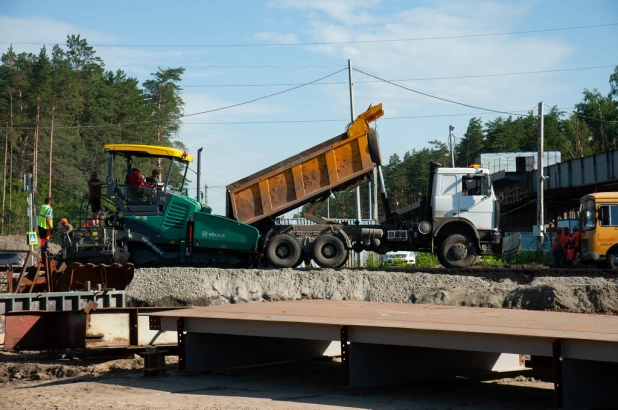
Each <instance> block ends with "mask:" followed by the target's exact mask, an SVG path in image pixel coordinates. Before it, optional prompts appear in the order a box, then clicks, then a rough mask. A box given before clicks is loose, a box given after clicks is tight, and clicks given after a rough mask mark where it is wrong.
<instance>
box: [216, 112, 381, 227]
mask: <svg viewBox="0 0 618 410" xmlns="http://www.w3.org/2000/svg"><path fill="white" fill-rule="evenodd" d="M382 115H384V111H383V110H382V104H378V105H376V106H375V107H371V108H369V109H368V110H367V111H365V112H364V113H362V114H361V115H359V116H358V118H357V119H356V120H355V121H354V122H353V123H352V124H351V125H350V127H349V128H348V130H347V132H345V133H343V134H341V135H338V136H336V137H334V138H331V139H329V140H327V141H324V142H322V143H321V144H318V145H316V146H314V147H312V148H309V149H307V150H305V151H303V152H301V153H299V154H296V155H294V156H292V157H290V158H288V159H286V160H283V161H281V162H278V163H276V164H274V165H271V166H270V167H268V168H265V169H263V170H261V171H259V172H256V173H255V174H253V175H250V176H248V177H246V178H243V179H240V180H238V181H236V182H234V183H231V184H229V185H228V186H227V191H228V199H227V204H226V216H227V217H228V218H233V219H236V220H237V221H240V222H243V223H247V224H255V223H257V222H259V221H261V220H263V219H265V218H272V217H276V216H279V215H282V214H284V213H285V212H288V211H291V210H293V209H295V208H298V207H299V206H302V205H304V204H306V203H309V202H313V201H315V200H318V199H320V198H321V197H323V196H325V195H329V194H330V192H331V191H338V190H342V189H345V188H350V187H353V186H357V185H359V184H361V183H363V182H365V181H367V180H368V179H369V174H371V173H372V172H373V169H374V168H375V166H376V165H380V163H381V159H380V148H379V142H378V133H377V132H376V131H375V130H374V129H372V128H370V127H369V123H371V122H372V121H375V120H376V119H378V118H380V117H381V116H382Z"/></svg>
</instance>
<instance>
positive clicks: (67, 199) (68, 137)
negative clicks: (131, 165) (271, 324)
mask: <svg viewBox="0 0 618 410" xmlns="http://www.w3.org/2000/svg"><path fill="white" fill-rule="evenodd" d="M183 73H184V68H180V67H179V68H159V69H158V71H157V72H155V73H151V75H150V78H149V79H147V80H146V81H144V82H143V83H142V84H140V83H139V81H138V80H137V79H136V78H133V77H131V76H129V75H127V73H125V72H124V71H123V70H116V71H111V70H107V69H106V68H105V64H104V62H103V60H102V59H101V58H100V57H98V56H97V55H96V51H95V50H94V49H93V47H91V46H89V45H88V42H87V40H86V39H84V38H81V37H80V36H79V35H68V36H67V41H66V47H64V48H63V47H60V46H59V45H55V46H54V47H53V48H52V50H51V53H49V52H48V50H47V49H46V48H45V47H43V48H41V50H40V52H39V53H38V54H33V53H16V52H15V51H14V50H13V47H12V46H11V47H9V48H8V50H7V51H6V52H5V53H4V54H3V55H2V57H1V59H0V130H2V131H4V132H2V133H1V134H4V135H1V134H0V141H1V143H0V161H2V164H3V165H2V169H3V172H2V181H1V184H2V187H1V189H2V200H1V201H2V203H1V204H0V207H1V208H0V211H1V215H0V234H11V233H23V232H24V230H25V228H26V227H27V220H26V211H27V209H26V205H25V204H26V201H25V197H26V193H25V192H24V191H23V184H22V182H21V181H22V178H23V175H24V173H32V175H33V181H34V187H35V191H36V194H37V196H38V198H37V199H36V200H35V203H36V204H40V203H42V201H43V200H44V197H46V196H52V197H53V198H54V211H55V215H56V216H60V215H61V216H62V217H67V218H69V220H72V219H71V218H77V217H78V214H79V208H80V207H83V203H84V200H83V194H84V191H85V190H86V181H87V179H88V175H89V173H90V171H93V170H94V171H98V172H99V174H100V175H106V173H107V172H106V171H107V170H106V156H105V153H104V151H103V145H104V144H110V143H133V144H151V145H167V146H170V145H171V146H175V147H177V148H179V149H184V147H183V144H182V143H181V142H180V141H178V140H177V139H176V134H177V132H178V131H179V129H180V125H181V122H180V116H181V115H182V107H183V105H184V103H183V100H182V97H181V95H180V87H179V85H178V84H179V82H180V80H181V76H182V74H183ZM119 124H127V125H119ZM157 165H160V164H157V163H153V164H152V166H153V167H156V166H157ZM56 219H58V217H56Z"/></svg>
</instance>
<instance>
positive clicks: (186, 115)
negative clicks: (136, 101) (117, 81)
mask: <svg viewBox="0 0 618 410" xmlns="http://www.w3.org/2000/svg"><path fill="white" fill-rule="evenodd" d="M346 70H347V67H346V68H342V69H341V70H339V71H335V72H334V73H331V74H328V75H326V76H324V77H321V78H318V79H317V80H313V81H310V82H308V83H304V84H301V85H298V86H296V87H292V88H288V89H286V90H281V91H278V92H276V93H272V94H268V95H263V96H261V97H258V98H254V99H252V100H248V101H243V102H240V103H236V104H230V105H226V106H223V107H219V108H213V109H211V110H205V111H200V112H194V113H191V114H183V115H181V116H179V118H187V117H193V116H196V115H201V114H207V113H211V112H216V111H222V110H227V109H229V108H234V107H239V106H241V105H247V104H251V103H253V102H256V101H260V100H264V99H266V98H271V97H274V96H276V95H280V94H284V93H287V92H290V91H293V90H297V89H299V88H301V87H304V86H307V85H310V84H313V83H315V82H317V81H321V80H324V79H326V78H329V77H332V76H334V75H335V74H338V73H340V72H342V71H346ZM153 122H158V120H147V121H135V122H125V123H119V124H91V125H82V126H80V127H79V128H84V129H85V128H106V127H121V126H126V125H138V124H148V123H153ZM0 128H3V129H6V128H10V129H35V128H36V127H6V126H5V127H0ZM71 128H77V127H75V126H65V127H54V129H71ZM39 129H51V127H39Z"/></svg>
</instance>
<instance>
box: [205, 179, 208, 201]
mask: <svg viewBox="0 0 618 410" xmlns="http://www.w3.org/2000/svg"><path fill="white" fill-rule="evenodd" d="M204 203H205V204H206V205H208V184H204Z"/></svg>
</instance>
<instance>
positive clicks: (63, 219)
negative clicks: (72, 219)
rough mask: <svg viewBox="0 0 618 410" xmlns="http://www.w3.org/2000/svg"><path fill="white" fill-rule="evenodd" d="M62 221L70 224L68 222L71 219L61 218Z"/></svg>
mask: <svg viewBox="0 0 618 410" xmlns="http://www.w3.org/2000/svg"><path fill="white" fill-rule="evenodd" d="M60 222H62V223H65V224H68V223H69V221H68V220H67V218H62V219H61V220H60Z"/></svg>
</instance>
